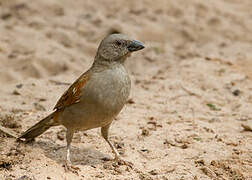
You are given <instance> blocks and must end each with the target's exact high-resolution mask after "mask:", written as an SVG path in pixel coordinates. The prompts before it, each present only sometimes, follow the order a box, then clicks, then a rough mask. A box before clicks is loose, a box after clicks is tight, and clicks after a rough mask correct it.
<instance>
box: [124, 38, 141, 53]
mask: <svg viewBox="0 0 252 180" xmlns="http://www.w3.org/2000/svg"><path fill="white" fill-rule="evenodd" d="M127 48H128V50H129V51H130V52H133V51H138V50H141V49H143V48H144V45H143V43H141V42H139V41H135V40H133V41H131V43H130V44H129V45H128V47H127Z"/></svg>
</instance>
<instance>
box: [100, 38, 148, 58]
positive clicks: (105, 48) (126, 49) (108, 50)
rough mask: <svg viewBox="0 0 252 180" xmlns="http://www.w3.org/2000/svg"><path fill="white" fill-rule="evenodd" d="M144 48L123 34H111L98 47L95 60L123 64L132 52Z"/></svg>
mask: <svg viewBox="0 0 252 180" xmlns="http://www.w3.org/2000/svg"><path fill="white" fill-rule="evenodd" d="M143 48H144V45H143V44H142V43H141V42H139V41H136V40H133V39H130V38H129V37H128V36H126V35H123V34H111V35H108V36H107V37H105V38H104V39H103V40H102V42H101V43H100V45H99V48H98V51H97V55H96V56H97V57H99V58H97V59H96V60H99V59H100V60H103V61H104V60H105V61H109V62H116V61H118V62H124V60H125V59H126V58H127V57H128V56H129V55H130V54H131V53H132V52H134V51H138V50H141V49H143Z"/></svg>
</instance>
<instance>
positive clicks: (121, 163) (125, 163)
mask: <svg viewBox="0 0 252 180" xmlns="http://www.w3.org/2000/svg"><path fill="white" fill-rule="evenodd" d="M114 161H115V162H117V164H118V165H125V166H128V167H130V168H131V169H132V168H133V166H134V164H133V163H132V162H130V161H126V160H124V159H122V158H120V157H118V156H117V157H115V159H114Z"/></svg>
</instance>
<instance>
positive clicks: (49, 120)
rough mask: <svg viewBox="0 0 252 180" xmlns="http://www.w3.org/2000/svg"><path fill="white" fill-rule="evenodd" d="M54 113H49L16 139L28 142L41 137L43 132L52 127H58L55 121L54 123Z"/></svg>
mask: <svg viewBox="0 0 252 180" xmlns="http://www.w3.org/2000/svg"><path fill="white" fill-rule="evenodd" d="M55 113H56V112H53V113H51V114H50V115H48V116H47V117H45V118H44V119H42V120H41V121H39V122H38V123H37V124H35V125H34V126H32V127H30V128H29V129H28V130H27V131H25V132H24V133H23V134H22V135H21V136H20V137H19V138H18V139H19V140H20V139H25V141H30V140H32V139H34V138H35V137H37V136H39V135H41V134H42V133H43V132H45V131H46V130H48V129H49V128H50V127H52V126H57V125H59V124H58V123H57V122H56V121H54V119H53V117H54V115H55Z"/></svg>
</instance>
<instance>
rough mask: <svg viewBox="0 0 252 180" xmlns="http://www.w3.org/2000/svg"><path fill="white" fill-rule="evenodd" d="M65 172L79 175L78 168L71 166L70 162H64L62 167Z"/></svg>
mask: <svg viewBox="0 0 252 180" xmlns="http://www.w3.org/2000/svg"><path fill="white" fill-rule="evenodd" d="M63 167H64V169H65V172H72V173H74V174H76V175H79V173H78V171H80V168H78V167H76V166H73V165H72V163H71V161H70V162H69V161H66V162H65V163H64V165H63Z"/></svg>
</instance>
